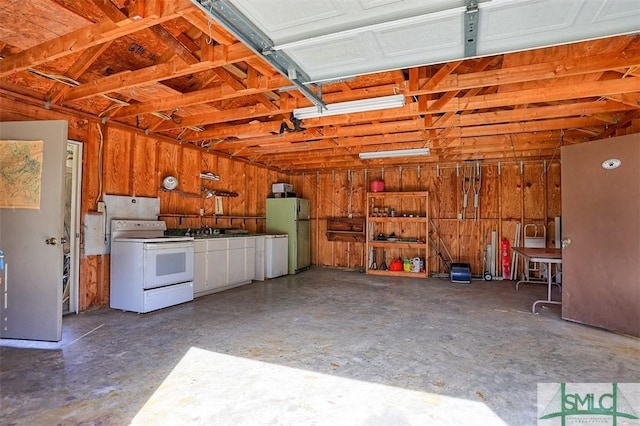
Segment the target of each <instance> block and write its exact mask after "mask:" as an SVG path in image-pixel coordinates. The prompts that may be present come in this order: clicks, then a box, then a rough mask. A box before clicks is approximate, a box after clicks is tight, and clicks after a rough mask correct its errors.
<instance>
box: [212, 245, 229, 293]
mask: <svg viewBox="0 0 640 426" xmlns="http://www.w3.org/2000/svg"><path fill="white" fill-rule="evenodd" d="M228 282H229V280H228V276H227V251H226V250H214V251H209V252H207V290H212V289H216V288H220V287H224V286H225V285H227V284H228Z"/></svg>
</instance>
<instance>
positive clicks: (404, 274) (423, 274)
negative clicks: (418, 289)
mask: <svg viewBox="0 0 640 426" xmlns="http://www.w3.org/2000/svg"><path fill="white" fill-rule="evenodd" d="M367 274H369V275H386V276H391V277H409V278H429V276H428V275H427V273H426V272H404V271H389V270H386V271H381V270H379V269H367Z"/></svg>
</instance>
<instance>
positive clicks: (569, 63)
mask: <svg viewBox="0 0 640 426" xmlns="http://www.w3.org/2000/svg"><path fill="white" fill-rule="evenodd" d="M639 65H640V50H639V49H635V50H628V51H625V52H624V54H623V55H621V54H620V52H613V53H606V54H600V55H593V56H588V57H583V58H577V59H568V60H562V61H560V60H556V61H552V62H545V63H537V64H528V65H526V66H519V67H511V68H502V69H496V70H487V71H481V72H475V73H474V72H472V73H466V74H453V75H449V76H448V77H446V78H444V79H443V80H442V81H441V82H440V83H439V84H437V85H435V86H434V87H431V86H427V87H425V88H422V89H419V90H416V91H411V94H412V95H423V94H428V93H438V92H449V91H455V90H466V89H472V88H475V87H487V86H495V85H507V84H516V83H523V82H530V81H536V80H549V79H555V78H561V77H571V76H577V75H584V74H592V73H600V72H604V71H608V70H615V69H621V68H628V67H635V66H639ZM426 83H428V80H425V81H424V82H421V84H426Z"/></svg>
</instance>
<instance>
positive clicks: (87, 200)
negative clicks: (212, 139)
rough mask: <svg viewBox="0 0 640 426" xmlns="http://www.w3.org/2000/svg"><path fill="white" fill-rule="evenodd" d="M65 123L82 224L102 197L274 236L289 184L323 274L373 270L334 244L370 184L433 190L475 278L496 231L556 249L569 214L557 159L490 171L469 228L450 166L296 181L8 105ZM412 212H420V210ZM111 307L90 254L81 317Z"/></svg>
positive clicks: (453, 244) (21, 115)
mask: <svg viewBox="0 0 640 426" xmlns="http://www.w3.org/2000/svg"><path fill="white" fill-rule="evenodd" d="M60 119H65V120H68V121H69V137H70V138H71V139H73V140H77V141H80V142H82V143H83V146H84V149H83V153H84V158H83V177H82V184H83V187H82V200H81V217H82V218H84V215H85V214H86V213H88V212H95V210H96V202H97V200H98V199H99V197H100V194H101V193H104V194H117V195H130V196H144V197H156V196H158V197H160V205H161V213H162V214H163V215H167V216H165V217H163V219H165V220H166V221H167V224H168V226H169V227H171V228H185V229H186V228H189V227H190V228H192V229H193V228H199V227H201V226H211V227H216V226H217V227H234V228H245V229H247V230H249V231H250V232H264V231H265V221H264V220H263V219H262V217H263V216H264V214H265V209H266V208H265V206H266V198H267V196H268V195H269V193H270V191H271V184H273V183H276V182H287V183H291V184H293V185H294V190H295V192H296V193H297V195H298V196H299V197H303V198H307V199H309V200H310V201H311V207H312V218H311V244H312V247H311V256H312V257H311V260H312V264H314V265H320V266H329V267H334V268H348V269H358V268H360V267H362V266H363V265H364V261H365V259H364V244H362V243H352V242H331V241H328V240H327V238H326V235H325V231H326V221H327V218H329V217H346V216H347V215H349V214H350V213H351V214H352V215H353V217H363V216H364V214H365V213H364V212H365V210H366V209H365V207H366V206H365V199H366V192H367V191H368V188H369V183H370V182H371V181H372V180H376V179H382V178H384V181H385V186H386V190H389V191H429V192H430V205H431V217H432V218H433V220H434V223H435V224H436V226H437V227H438V230H439V236H440V237H442V240H443V241H444V243H445V244H446V246H447V247H448V249H449V251H450V252H451V254H452V255H453V257H454V259H455V260H458V261H463V262H469V263H471V265H472V272H473V273H474V274H479V273H480V272H481V270H482V259H481V257H480V255H481V253H482V249H483V247H484V246H485V245H486V244H487V242H489V241H488V240H489V239H490V236H491V231H492V230H495V231H497V232H498V236H499V238H501V237H505V238H507V239H509V240H510V241H512V240H513V238H514V231H515V228H516V223H517V222H521V223H539V224H546V225H547V229H548V232H547V242H548V244H549V245H552V244H553V241H554V235H553V230H554V227H553V220H554V217H555V216H559V215H560V214H561V188H560V164H559V161H558V158H557V157H556V158H555V160H554V161H551V160H547V161H544V160H539V161H528V162H526V163H523V164H521V163H520V162H518V161H511V162H509V161H504V162H503V163H502V164H501V165H500V166H498V164H497V163H491V164H485V165H483V166H482V189H481V193H480V209H479V219H478V220H477V221H474V220H473V216H472V215H473V211H472V209H471V210H467V213H468V214H471V219H465V220H459V219H458V214H459V213H460V209H461V203H462V190H461V175H459V174H458V173H457V171H456V165H455V164H448V165H441V166H440V167H439V168H438V169H436V168H435V167H434V166H433V165H429V166H428V167H427V166H423V167H421V168H419V167H417V166H412V167H404V168H397V167H395V168H386V169H382V168H375V169H368V170H353V171H344V170H341V171H335V172H333V171H332V172H317V173H310V174H303V175H287V174H285V173H278V172H275V171H273V170H268V169H265V168H262V167H258V166H254V165H251V164H246V163H242V162H237V161H233V160H231V159H229V158H226V157H220V156H217V155H215V154H213V153H208V152H206V151H204V150H201V149H199V148H196V147H193V146H191V145H180V144H177V143H175V142H173V141H169V140H165V139H159V138H155V137H152V136H145V135H144V133H143V132H142V131H139V130H136V129H127V128H123V127H119V126H112V125H110V124H102V123H100V122H98V121H96V120H94V119H92V118H91V117H89V116H87V117H84V118H83V117H77V116H73V115H71V114H69V113H68V112H66V111H64V110H62V109H57V110H47V109H44V108H43V107H41V106H39V105H34V104H33V103H32V102H28V101H26V100H13V101H11V100H5V99H3V105H2V108H1V109H0V120H2V121H14V120H15V121H20V120H60ZM630 131H631V132H640V120H636V123H634V125H633V126H631V127H630ZM100 133H102V135H103V141H102V143H101V137H100ZM101 149H102V175H101V176H100V174H99V172H98V170H99V169H100V165H99V158H100V151H101ZM558 155H559V154H558ZM202 171H212V172H216V173H218V174H219V175H220V176H221V180H220V181H218V182H212V181H205V180H201V179H200V178H199V174H200V172H202ZM169 174H171V175H175V176H176V177H177V178H178V180H179V182H180V184H179V187H178V190H177V191H173V192H168V191H164V190H162V189H161V182H162V179H163V178H164V177H165V176H167V175H169ZM100 177H102V179H100ZM101 186H102V187H101ZM203 186H204V187H206V188H209V189H219V190H224V191H235V192H237V193H238V194H239V196H238V197H236V198H223V204H224V214H225V215H227V216H237V217H236V218H233V217H224V218H214V217H210V216H211V215H212V213H213V211H214V199H213V198H211V199H205V198H204V197H203V196H202V191H201V187H203ZM101 190H102V191H101ZM471 200H472V197H471ZM471 205H473V201H471ZM406 208H407V210H410V209H411V206H410V205H407V206H406ZM200 209H204V212H205V216H204V217H200V215H199V214H200ZM81 253H82V239H81ZM431 256H432V257H433V258H432V259H431V261H430V262H429V265H431V272H432V273H437V272H439V271H440V268H441V265H440V262H439V261H438V259H437V258H435V252H434V251H432V253H431ZM497 266H498V265H496V268H497ZM497 270H499V269H498V268H497ZM108 303H109V256H108V255H106V256H84V255H81V260H80V309H81V310H86V309H89V308H91V307H94V306H108Z"/></svg>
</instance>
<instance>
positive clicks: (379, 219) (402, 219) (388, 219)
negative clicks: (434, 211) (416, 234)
mask: <svg viewBox="0 0 640 426" xmlns="http://www.w3.org/2000/svg"><path fill="white" fill-rule="evenodd" d="M367 221H369V222H392V223H393V222H396V223H426V221H427V218H426V217H425V216H420V217H404V216H402V217H397V216H396V217H391V216H382V217H381V216H371V217H368V218H367Z"/></svg>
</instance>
